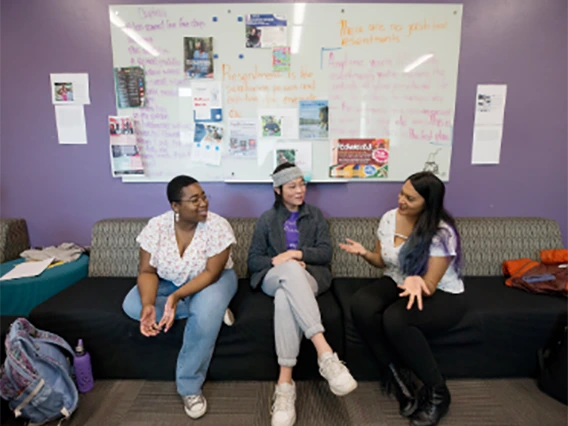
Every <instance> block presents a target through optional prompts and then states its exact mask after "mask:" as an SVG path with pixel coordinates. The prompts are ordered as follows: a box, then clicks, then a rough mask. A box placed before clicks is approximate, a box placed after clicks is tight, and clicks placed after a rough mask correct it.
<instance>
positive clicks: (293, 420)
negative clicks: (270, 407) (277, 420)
mask: <svg viewBox="0 0 568 426" xmlns="http://www.w3.org/2000/svg"><path fill="white" fill-rule="evenodd" d="M294 423H296V413H294V417H292V420H291V421H290V423H288V425H289V426H293V425H294ZM270 424H271V425H272V426H280V425H275V424H274V423H272V421H271V422H270Z"/></svg>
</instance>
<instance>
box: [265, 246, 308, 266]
mask: <svg viewBox="0 0 568 426" xmlns="http://www.w3.org/2000/svg"><path fill="white" fill-rule="evenodd" d="M301 259H302V252H301V251H300V250H288V251H285V252H284V253H280V254H279V255H278V256H275V257H273V258H272V265H273V266H278V265H280V264H281V263H285V262H289V261H291V260H296V261H298V262H299V263H300V264H302V263H303V264H304V265H303V267H305V263H304V262H301Z"/></svg>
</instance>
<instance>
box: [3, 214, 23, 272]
mask: <svg viewBox="0 0 568 426" xmlns="http://www.w3.org/2000/svg"><path fill="white" fill-rule="evenodd" d="M29 248H30V237H29V235H28V225H27V224H26V221H25V220H24V219H0V263H4V262H8V261H10V260H14V259H17V258H19V257H20V253H21V252H23V251H24V250H27V249H29Z"/></svg>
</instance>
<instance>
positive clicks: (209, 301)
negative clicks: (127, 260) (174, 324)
mask: <svg viewBox="0 0 568 426" xmlns="http://www.w3.org/2000/svg"><path fill="white" fill-rule="evenodd" d="M178 288H179V287H176V286H175V285H174V284H173V283H171V282H170V281H165V280H160V282H159V284H158V292H157V294H156V303H155V306H156V320H157V321H158V322H159V321H160V319H161V318H162V315H163V313H164V305H165V303H166V299H167V298H168V296H169V295H170V294H172V293H173V292H174V291H176V290H177V289H178ZM236 292H237V275H236V274H235V272H234V271H233V270H232V269H226V270H225V271H224V272H223V274H222V275H221V278H219V280H218V281H217V282H215V283H213V284H211V285H209V286H207V287H205V288H204V289H203V290H201V291H200V292H198V293H195V294H193V295H192V296H189V297H186V298H185V299H184V300H180V301H179V303H178V306H177V310H176V319H182V318H187V322H186V324H185V330H184V332H183V344H182V347H181V350H180V352H179V355H178V361H177V369H176V385H177V390H178V393H179V394H180V395H181V396H189V395H197V394H199V392H201V387H202V386H203V382H204V381H205V376H206V375H207V370H208V369H209V363H210V362H211V357H212V356H213V350H214V349H215V341H216V340H217V336H218V335H219V330H220V329H221V325H222V324H223V315H224V314H225V310H226V309H227V307H228V306H229V302H230V301H231V299H232V298H233V296H234V295H235V293H236ZM122 308H123V309H124V312H126V314H127V315H128V316H129V317H130V318H132V319H135V320H137V321H140V312H141V311H142V302H141V301H140V293H139V292H138V286H134V288H132V290H130V292H128V294H127V295H126V298H125V299H124V303H123V304H122Z"/></svg>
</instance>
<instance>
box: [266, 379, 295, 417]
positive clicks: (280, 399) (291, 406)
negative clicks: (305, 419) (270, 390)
mask: <svg viewBox="0 0 568 426" xmlns="http://www.w3.org/2000/svg"><path fill="white" fill-rule="evenodd" d="M271 414H272V426H292V425H293V424H294V423H296V384H295V383H293V384H290V383H282V384H280V385H276V388H275V390H274V397H273V403H272V410H271Z"/></svg>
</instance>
